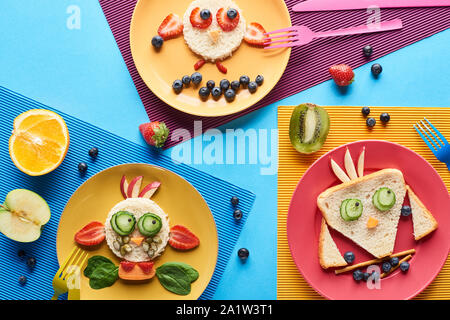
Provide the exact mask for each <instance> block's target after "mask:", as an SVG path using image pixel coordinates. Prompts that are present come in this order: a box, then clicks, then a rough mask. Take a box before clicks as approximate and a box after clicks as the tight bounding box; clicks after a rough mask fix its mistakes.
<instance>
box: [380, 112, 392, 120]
mask: <svg viewBox="0 0 450 320" xmlns="http://www.w3.org/2000/svg"><path fill="white" fill-rule="evenodd" d="M389 120H391V116H390V115H389V113H386V112H384V113H382V114H381V115H380V121H381V122H383V123H388V122H389Z"/></svg>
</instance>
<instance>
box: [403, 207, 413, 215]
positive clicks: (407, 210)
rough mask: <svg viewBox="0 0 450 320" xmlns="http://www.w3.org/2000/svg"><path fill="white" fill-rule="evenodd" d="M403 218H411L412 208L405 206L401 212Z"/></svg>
mask: <svg viewBox="0 0 450 320" xmlns="http://www.w3.org/2000/svg"><path fill="white" fill-rule="evenodd" d="M401 213H402V216H404V217H409V216H410V215H411V213H412V210H411V207H410V206H403V207H402V210H401Z"/></svg>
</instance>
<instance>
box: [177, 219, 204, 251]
mask: <svg viewBox="0 0 450 320" xmlns="http://www.w3.org/2000/svg"><path fill="white" fill-rule="evenodd" d="M169 244H170V246H171V247H172V248H174V249H178V250H190V249H193V248H195V247H197V246H198V245H199V244H200V240H199V239H198V238H197V236H196V235H195V234H193V233H192V232H191V231H190V230H189V229H188V228H186V227H184V226H180V225H177V226H173V227H172V228H171V229H170V238H169Z"/></svg>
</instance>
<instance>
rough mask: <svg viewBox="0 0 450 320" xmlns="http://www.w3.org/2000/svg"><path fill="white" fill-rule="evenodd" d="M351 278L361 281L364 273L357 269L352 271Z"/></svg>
mask: <svg viewBox="0 0 450 320" xmlns="http://www.w3.org/2000/svg"><path fill="white" fill-rule="evenodd" d="M353 279H354V280H355V281H361V280H362V279H364V273H363V272H362V271H361V270H359V269H358V270H355V271H353Z"/></svg>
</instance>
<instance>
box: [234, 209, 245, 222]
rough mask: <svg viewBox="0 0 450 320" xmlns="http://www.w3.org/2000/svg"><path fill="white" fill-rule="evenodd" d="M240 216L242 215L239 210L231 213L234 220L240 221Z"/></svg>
mask: <svg viewBox="0 0 450 320" xmlns="http://www.w3.org/2000/svg"><path fill="white" fill-rule="evenodd" d="M242 216H243V213H242V211H241V210H239V209H236V210H234V212H233V217H234V219H236V220H241V219H242Z"/></svg>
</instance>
